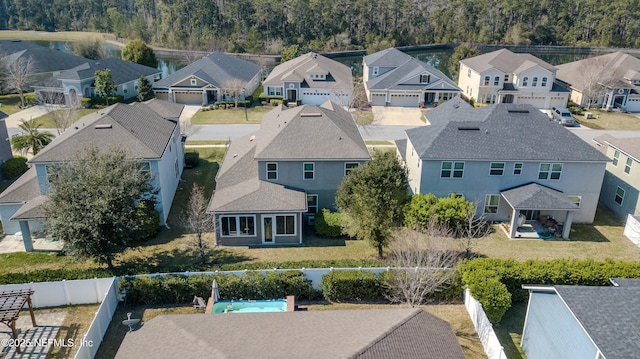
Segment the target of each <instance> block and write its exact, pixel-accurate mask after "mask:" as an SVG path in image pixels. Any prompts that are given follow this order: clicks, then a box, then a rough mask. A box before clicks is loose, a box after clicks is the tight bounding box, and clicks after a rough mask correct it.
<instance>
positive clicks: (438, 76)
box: [362, 48, 461, 107]
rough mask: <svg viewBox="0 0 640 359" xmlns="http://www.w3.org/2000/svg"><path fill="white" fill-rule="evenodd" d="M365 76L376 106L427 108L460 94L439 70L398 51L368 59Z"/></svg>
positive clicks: (364, 71) (365, 86)
mask: <svg viewBox="0 0 640 359" xmlns="http://www.w3.org/2000/svg"><path fill="white" fill-rule="evenodd" d="M362 73H363V82H364V88H365V92H366V93H367V100H368V101H369V103H371V105H373V106H404V107H418V106H426V105H431V104H437V103H438V102H439V101H441V100H444V101H446V100H449V99H451V98H453V97H455V96H458V95H459V94H460V92H461V90H460V88H459V87H458V86H457V85H456V84H455V82H453V81H451V79H449V78H448V77H447V76H445V75H444V74H443V73H442V72H440V70H438V69H436V68H435V67H433V66H431V65H428V64H426V63H424V62H422V61H420V60H418V59H416V58H414V57H412V56H409V55H407V54H405V53H404V52H402V51H400V50H398V49H395V48H389V49H386V50H382V51H378V52H376V53H374V54H371V55H367V56H365V57H364V59H363V69H362Z"/></svg>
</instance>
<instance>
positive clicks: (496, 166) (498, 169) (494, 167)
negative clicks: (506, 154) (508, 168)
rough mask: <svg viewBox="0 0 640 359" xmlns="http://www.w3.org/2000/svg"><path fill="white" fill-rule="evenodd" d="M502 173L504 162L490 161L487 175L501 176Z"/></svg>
mask: <svg viewBox="0 0 640 359" xmlns="http://www.w3.org/2000/svg"><path fill="white" fill-rule="evenodd" d="M503 174H504V162H491V169H490V170H489V175H491V176H502V175H503Z"/></svg>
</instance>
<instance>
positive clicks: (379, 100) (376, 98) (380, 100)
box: [371, 93, 386, 106]
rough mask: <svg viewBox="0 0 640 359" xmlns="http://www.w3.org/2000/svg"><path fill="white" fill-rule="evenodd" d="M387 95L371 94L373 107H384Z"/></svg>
mask: <svg viewBox="0 0 640 359" xmlns="http://www.w3.org/2000/svg"><path fill="white" fill-rule="evenodd" d="M385 98H386V96H385V94H383V93H372V94H371V106H384V105H386V103H385Z"/></svg>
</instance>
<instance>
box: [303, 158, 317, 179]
mask: <svg viewBox="0 0 640 359" xmlns="http://www.w3.org/2000/svg"><path fill="white" fill-rule="evenodd" d="M315 167H316V166H315V164H314V163H313V162H305V163H303V164H302V178H303V179H306V180H312V179H313V178H314V175H315Z"/></svg>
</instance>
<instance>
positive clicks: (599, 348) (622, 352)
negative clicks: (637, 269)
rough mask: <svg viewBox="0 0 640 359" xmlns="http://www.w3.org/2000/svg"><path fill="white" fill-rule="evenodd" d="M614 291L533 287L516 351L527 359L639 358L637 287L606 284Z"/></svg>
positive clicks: (625, 283) (628, 282)
mask: <svg viewBox="0 0 640 359" xmlns="http://www.w3.org/2000/svg"><path fill="white" fill-rule="evenodd" d="M611 281H612V283H614V286H610V287H606V286H602V287H590V286H569V285H555V286H536V285H525V286H523V288H524V289H528V290H529V304H528V306H527V314H526V317H525V322H524V328H523V332H522V342H521V346H522V349H523V350H524V353H525V354H526V356H527V358H528V359H542V358H544V359H556V358H557V359H561V358H596V359H597V358H603V359H604V358H606V359H634V358H635V359H637V358H640V299H639V298H640V285H639V284H638V280H637V279H635V280H634V279H612V280H611Z"/></svg>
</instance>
